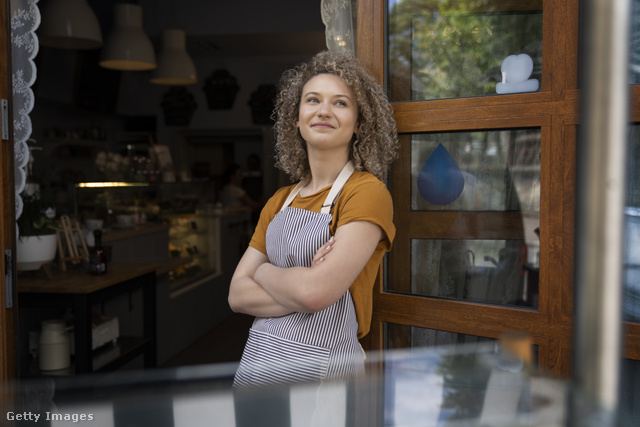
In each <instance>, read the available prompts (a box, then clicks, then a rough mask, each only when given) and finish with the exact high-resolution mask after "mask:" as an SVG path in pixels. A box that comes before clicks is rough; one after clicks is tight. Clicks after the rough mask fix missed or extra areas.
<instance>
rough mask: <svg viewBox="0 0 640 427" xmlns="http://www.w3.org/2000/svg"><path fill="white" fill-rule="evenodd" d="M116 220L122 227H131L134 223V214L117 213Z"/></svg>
mask: <svg viewBox="0 0 640 427" xmlns="http://www.w3.org/2000/svg"><path fill="white" fill-rule="evenodd" d="M116 221H117V222H118V225H119V226H120V227H131V226H132V225H134V224H133V216H132V215H124V214H123V215H117V216H116Z"/></svg>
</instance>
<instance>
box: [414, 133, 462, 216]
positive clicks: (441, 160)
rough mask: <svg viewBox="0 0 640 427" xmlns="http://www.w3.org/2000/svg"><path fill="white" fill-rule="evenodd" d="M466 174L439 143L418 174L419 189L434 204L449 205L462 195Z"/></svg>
mask: <svg viewBox="0 0 640 427" xmlns="http://www.w3.org/2000/svg"><path fill="white" fill-rule="evenodd" d="M463 189H464V176H463V175H462V171H461V170H460V168H459V167H458V164H457V163H456V161H455V160H454V159H453V157H451V154H449V152H448V151H447V149H446V148H444V146H443V145H442V144H438V146H437V147H436V149H435V150H433V153H431V156H429V158H428V159H427V161H426V162H425V164H424V166H423V167H422V170H421V171H420V174H419V175H418V191H419V192H420V195H421V196H422V197H424V199H425V200H426V201H427V202H429V203H433V204H434V205H448V204H449V203H453V202H455V201H456V199H458V197H460V194H462V190H463Z"/></svg>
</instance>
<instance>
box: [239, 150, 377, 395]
mask: <svg viewBox="0 0 640 427" xmlns="http://www.w3.org/2000/svg"><path fill="white" fill-rule="evenodd" d="M353 170H354V167H353V164H352V163H351V162H348V163H347V164H346V165H345V167H344V169H343V170H342V172H340V175H338V178H337V179H336V181H335V183H334V184H333V186H332V188H331V190H330V191H329V194H328V196H327V198H326V200H325V202H324V203H323V206H322V210H321V212H320V213H317V212H311V211H307V210H304V209H298V208H293V207H290V206H289V205H290V204H291V202H292V201H293V199H294V198H295V197H296V196H297V194H298V193H299V191H300V189H301V188H302V187H303V186H304V185H306V182H300V183H299V184H298V185H297V186H296V187H294V189H293V190H292V191H291V193H290V194H289V196H288V198H287V200H286V201H285V203H284V205H283V206H282V209H281V210H280V212H278V213H277V214H276V215H275V216H274V218H273V220H272V221H271V223H270V224H269V226H268V227H267V233H266V247H267V256H268V257H269V262H271V263H272V264H273V265H275V266H277V267H281V268H288V267H310V266H311V262H312V260H313V256H314V254H315V253H316V252H317V250H318V249H319V248H320V246H322V245H323V244H324V243H326V242H327V241H328V240H329V238H330V234H329V223H330V222H331V218H332V214H330V213H329V212H330V210H331V208H332V207H333V204H334V202H335V199H336V197H337V195H338V194H339V193H340V191H341V190H342V187H343V186H344V184H345V182H347V180H348V179H349V177H350V176H351V174H352V173H353ZM357 331H358V322H357V319H356V312H355V307H354V305H353V300H352V298H351V294H350V293H349V291H347V292H345V294H344V295H343V296H342V297H341V298H340V299H339V300H338V301H337V302H335V303H334V304H333V305H332V306H330V307H328V308H326V309H324V310H322V311H319V312H316V313H292V314H289V315H287V316H282V317H267V318H262V317H258V318H256V319H255V321H254V323H253V326H252V327H251V330H250V331H249V339H248V341H247V344H246V346H245V349H244V352H243V355H242V358H241V360H240V365H239V366H238V370H237V372H236V375H235V378H234V387H236V388H238V387H247V386H263V385H273V384H285V383H297V382H304V381H318V380H323V379H334V378H341V377H345V376H351V375H355V374H359V373H361V372H363V371H364V358H363V353H362V347H361V346H360V343H359V342H358V339H357Z"/></svg>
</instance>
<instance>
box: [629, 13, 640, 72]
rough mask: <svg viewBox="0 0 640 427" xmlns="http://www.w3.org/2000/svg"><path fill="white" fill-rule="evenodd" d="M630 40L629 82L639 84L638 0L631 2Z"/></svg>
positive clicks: (639, 20) (639, 23)
mask: <svg viewBox="0 0 640 427" xmlns="http://www.w3.org/2000/svg"><path fill="white" fill-rule="evenodd" d="M631 10H632V12H631V40H630V43H629V49H630V52H629V82H630V83H631V84H634V85H637V84H640V0H633V1H632V2H631Z"/></svg>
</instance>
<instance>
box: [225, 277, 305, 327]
mask: <svg viewBox="0 0 640 427" xmlns="http://www.w3.org/2000/svg"><path fill="white" fill-rule="evenodd" d="M229 306H230V307H231V309H232V310H233V311H234V312H236V313H244V314H249V315H251V316H256V317H280V316H284V315H287V314H291V313H293V312H294V310H291V309H289V308H286V307H284V306H282V305H281V304H279V303H278V302H277V301H276V300H274V299H273V297H271V295H269V294H268V293H267V292H266V291H265V290H264V289H263V288H262V287H261V286H260V285H259V284H257V283H256V282H255V281H254V280H253V279H252V278H250V277H246V276H245V277H239V278H234V279H233V280H232V281H231V287H230V288H229Z"/></svg>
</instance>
